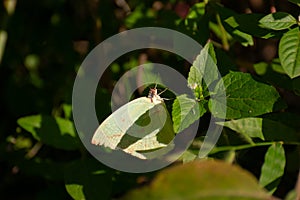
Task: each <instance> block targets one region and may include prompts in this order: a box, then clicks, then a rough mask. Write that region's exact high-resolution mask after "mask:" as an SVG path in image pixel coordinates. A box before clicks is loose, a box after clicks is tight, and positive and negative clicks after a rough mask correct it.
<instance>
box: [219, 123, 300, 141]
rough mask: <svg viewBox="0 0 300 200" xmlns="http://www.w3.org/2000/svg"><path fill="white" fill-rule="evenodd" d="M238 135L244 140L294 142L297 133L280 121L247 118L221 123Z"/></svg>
mask: <svg viewBox="0 0 300 200" xmlns="http://www.w3.org/2000/svg"><path fill="white" fill-rule="evenodd" d="M222 124H223V125H224V126H225V127H228V128H230V129H232V130H234V131H236V132H238V133H240V134H242V135H243V136H244V137H245V138H246V139H247V138H248V137H250V138H260V139H262V140H266V141H285V142H292V141H296V140H297V139H298V138H297V133H296V131H295V129H293V128H291V127H290V126H288V125H286V124H283V123H282V121H281V120H275V119H267V118H256V117H248V118H242V119H237V120H230V121H226V122H224V123H222Z"/></svg>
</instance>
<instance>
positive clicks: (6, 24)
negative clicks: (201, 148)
mask: <svg viewBox="0 0 300 200" xmlns="http://www.w3.org/2000/svg"><path fill="white" fill-rule="evenodd" d="M198 2H201V1H196V0H191V1H180V0H170V1H165V0H161V1H152V0H151V1H137V0H128V1H125V0H86V1H84V0H56V1H53V0H39V1H38V0H26V1H25V0H19V1H17V0H2V2H1V4H0V31H1V32H0V94H1V98H0V113H1V121H0V132H1V134H0V198H1V199H33V198H37V199H71V197H70V195H69V194H68V193H67V190H68V191H70V190H72V188H68V187H67V190H66V189H65V177H66V176H71V175H72V173H73V174H74V173H75V174H76V173H85V172H83V171H84V170H83V171H78V170H80V169H85V168H83V167H91V168H93V167H95V166H98V168H99V166H100V168H101V169H102V172H103V173H100V172H99V176H101V180H102V182H101V181H100V183H99V182H98V181H97V180H99V179H97V180H95V182H91V183H95V184H101V183H102V186H103V187H104V188H105V190H101V191H102V192H103V191H106V193H105V192H104V193H102V194H101V195H102V196H101V195H100V198H103V199H105V198H110V196H114V197H118V196H120V195H122V194H124V193H125V192H126V191H128V190H129V189H131V188H133V187H136V186H137V185H138V186H140V185H143V184H144V183H146V182H148V181H149V179H151V177H152V176H153V174H154V173H149V174H147V175H139V174H127V173H120V172H116V171H113V170H111V169H108V168H107V167H105V166H101V164H100V163H98V162H96V161H95V160H93V159H92V158H90V157H89V154H88V153H87V152H85V150H84V149H83V147H82V146H81V144H80V142H79V141H78V140H77V139H78V138H76V136H75V135H76V134H75V132H74V129H72V127H71V128H68V127H69V124H68V123H69V122H70V121H71V119H72V117H71V103H72V102H71V95H72V86H73V81H74V79H75V76H76V72H77V70H78V68H79V66H80V64H81V62H82V61H83V59H84V58H85V56H86V55H87V54H88V53H89V52H90V51H91V50H92V49H93V48H94V47H95V46H96V45H97V44H99V43H100V42H101V41H103V40H105V39H106V38H108V37H110V36H112V35H114V34H116V33H119V32H121V31H124V30H126V29H131V28H136V27H144V26H159V27H165V28H172V29H175V30H178V31H181V32H183V33H185V34H187V35H189V36H191V37H193V38H194V39H195V40H196V41H198V42H199V43H200V44H202V45H204V44H205V43H206V42H207V41H208V40H209V39H210V40H211V41H213V43H214V44H215V47H216V52H217V57H219V58H221V59H218V62H219V63H218V66H219V67H220V71H221V73H222V74H226V73H227V72H228V71H229V70H230V69H235V70H240V71H243V72H251V73H255V69H254V63H258V62H270V61H272V60H273V59H274V58H276V57H278V55H277V46H278V38H276V37H275V38H270V39H262V38H258V37H255V38H254V40H253V41H251V39H249V38H248V39H249V40H248V41H247V40H246V41H242V42H241V41H239V40H238V39H237V38H236V37H234V36H228V37H227V36H226V37H225V38H227V39H226V40H224V35H223V34H227V33H224V32H222V26H221V25H220V21H219V20H223V19H222V16H221V19H219V18H218V17H214V18H211V16H214V15H211V14H208V15H204V13H201V12H204V11H205V12H207V13H210V12H212V13H213V12H214V10H213V9H212V10H209V8H205V9H204V8H201V6H200V7H198V8H197V7H193V5H195V3H198ZM219 2H220V3H221V4H223V5H224V6H225V8H227V9H230V11H229V10H228V13H227V15H228V16H230V12H236V13H240V14H241V13H250V12H253V13H263V14H269V13H270V12H271V11H270V9H272V8H274V7H276V9H277V10H279V11H286V12H288V13H290V14H291V15H293V16H295V17H297V16H298V14H299V7H297V6H296V5H295V4H292V3H290V2H288V1H286V0H282V1H272V0H270V1H263V0H248V1H234V0H222V1H219ZM205 3H207V1H205ZM191 8H192V9H195V12H192V9H191ZM188 14H189V15H188ZM187 15H188V16H187ZM219 17H220V16H219ZM223 28H224V27H223ZM244 39H245V38H244ZM148 61H151V62H160V63H163V64H166V65H169V66H173V67H174V68H175V69H177V70H178V71H180V72H181V73H182V74H184V75H185V76H186V75H187V74H188V71H189V64H188V63H186V62H185V61H184V60H181V59H180V58H177V57H176V56H175V55H172V54H170V53H168V52H164V51H159V50H154V49H146V50H139V51H135V52H133V53H130V54H126V55H124V56H122V57H120V58H119V59H117V60H116V61H115V62H114V63H113V64H112V66H111V67H110V69H109V70H107V72H106V73H105V76H103V77H102V80H101V83H100V85H101V88H100V87H99V92H98V93H97V95H98V96H97V97H96V100H97V104H98V105H99V108H98V110H99V115H98V117H99V119H100V120H103V119H105V117H107V116H108V114H109V112H110V110H109V109H108V107H109V106H108V105H109V100H110V92H111V90H112V88H113V85H114V83H115V81H116V80H118V78H119V77H120V75H122V74H123V73H124V72H125V71H126V70H128V69H130V68H131V67H133V66H136V65H137V64H142V63H145V62H148ZM272 77H273V76H272ZM274 77H275V78H276V75H274ZM284 78H286V79H287V77H284ZM280 79H282V76H279V77H278V78H277V79H276V80H280ZM271 80H272V81H273V82H275V83H276V81H274V79H272V78H271ZM279 84H280V83H279ZM285 84H287V82H285ZM291 84H292V83H291ZM286 87H287V88H289V86H286ZM284 89H285V87H284V86H282V85H280V87H279V91H281V95H282V96H283V97H284V99H285V100H286V102H287V103H288V106H289V108H290V109H294V111H296V112H298V113H299V110H300V104H299V100H300V98H299V96H296V95H294V94H293V93H291V92H289V91H287V90H284ZM37 114H40V115H41V116H42V117H39V116H36V117H35V118H32V119H31V120H32V123H33V124H37V127H39V123H41V119H40V118H42V119H47V118H49V117H50V116H52V117H54V118H51V117H50V118H51V119H49V120H46V121H47V122H48V124H46V125H45V127H46V128H45V129H44V131H46V132H47V131H48V132H49V134H50V135H51V133H55V132H57V130H56V129H59V128H60V127H55V124H56V123H58V124H62V126H63V127H67V128H66V130H65V131H66V132H67V133H70V135H71V136H72V137H73V136H74V138H71V139H70V138H69V139H70V140H72V141H73V140H74V143H72V144H73V145H74V146H72V145H70V146H65V144H64V143H62V144H59V142H57V141H52V140H51V139H53V138H51V137H49V138H46V141H48V143H46V144H44V143H45V142H41V141H39V133H38V132H36V135H35V134H30V133H29V132H30V130H27V129H26V130H25V129H21V128H20V126H19V125H18V123H22V122H20V121H18V119H19V118H21V117H24V116H28V115H37ZM17 121H18V123H17ZM71 126H72V125H71ZM53 137H56V136H55V135H53ZM62 138H63V137H61V138H60V137H58V138H57V139H58V140H60V139H62ZM287 150H289V149H287ZM298 150H299V149H298ZM265 151H266V148H257V149H256V151H245V152H242V153H241V154H240V155H239V158H240V163H241V164H242V165H243V166H245V167H246V168H248V169H249V170H250V171H251V172H253V173H254V174H255V175H257V176H258V175H259V170H260V167H261V165H262V162H263V157H264V152H265ZM290 151H293V152H295V151H297V150H295V149H294V148H293V147H291V148H290ZM295 155H297V153H296V154H295V153H293V154H291V155H290V156H295ZM82 157H84V158H86V159H87V160H88V163H90V164H89V165H87V164H86V163H82V162H80V158H82ZM289 161H290V162H295V163H294V164H291V165H288V166H290V167H291V168H292V169H287V170H290V172H291V175H290V176H286V177H284V179H286V180H285V181H283V183H282V185H281V186H280V187H279V191H278V194H279V195H281V196H282V195H284V194H286V193H287V191H289V190H290V189H292V187H293V186H294V183H295V182H296V176H295V174H296V173H297V167H298V164H297V162H299V159H298V158H289ZM82 166H83V167H82ZM66 169H69V170H67V171H68V172H67V173H65V170H66ZM100 171H101V170H100ZM86 176H88V175H86ZM67 180H69V181H71V180H70V179H67ZM72 181H73V182H80V181H83V182H84V180H72ZM72 181H71V182H72ZM91 183H90V184H91ZM92 187H93V185H91V188H92ZM91 188H85V192H86V193H87V194H91V193H93V192H95V193H97V188H96V189H95V188H92V189H93V190H96V191H87V190H91ZM97 196H99V194H96V197H97ZM86 198H87V197H86Z"/></svg>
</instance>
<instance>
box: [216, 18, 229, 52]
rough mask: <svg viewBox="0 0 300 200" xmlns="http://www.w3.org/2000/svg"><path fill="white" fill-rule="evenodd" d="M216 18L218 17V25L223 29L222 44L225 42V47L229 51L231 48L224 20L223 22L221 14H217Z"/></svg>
mask: <svg viewBox="0 0 300 200" xmlns="http://www.w3.org/2000/svg"><path fill="white" fill-rule="evenodd" d="M216 19H217V23H218V26H219V27H220V30H221V37H222V38H221V40H222V44H223V48H224V49H225V50H226V51H228V50H229V43H228V40H227V32H226V30H225V28H224V26H223V25H222V22H221V17H220V15H219V14H217V15H216Z"/></svg>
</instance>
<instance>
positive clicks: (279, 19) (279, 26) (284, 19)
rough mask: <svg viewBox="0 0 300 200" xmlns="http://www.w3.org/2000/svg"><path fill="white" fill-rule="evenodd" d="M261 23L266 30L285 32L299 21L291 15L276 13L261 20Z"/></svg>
mask: <svg viewBox="0 0 300 200" xmlns="http://www.w3.org/2000/svg"><path fill="white" fill-rule="evenodd" d="M259 23H260V24H261V26H262V27H264V28H268V29H273V30H284V29H287V28H289V27H291V26H293V25H294V24H297V20H296V19H295V18H294V17H293V16H292V15H290V14H289V13H285V12H276V13H271V14H269V15H266V16H265V17H263V18H262V19H261V20H259Z"/></svg>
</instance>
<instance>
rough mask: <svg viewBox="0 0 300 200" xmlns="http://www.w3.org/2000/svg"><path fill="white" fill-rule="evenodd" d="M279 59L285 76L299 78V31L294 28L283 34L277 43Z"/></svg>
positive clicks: (297, 28)
mask: <svg viewBox="0 0 300 200" xmlns="http://www.w3.org/2000/svg"><path fill="white" fill-rule="evenodd" d="M278 52H279V58H280V62H281V64H282V67H283V69H284V71H285V72H286V74H287V75H288V76H289V77H291V78H295V77H297V76H300V31H299V27H296V28H294V29H292V30H290V31H288V32H287V33H285V34H284V35H283V36H282V38H281V39H280V43H279V50H278Z"/></svg>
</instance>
